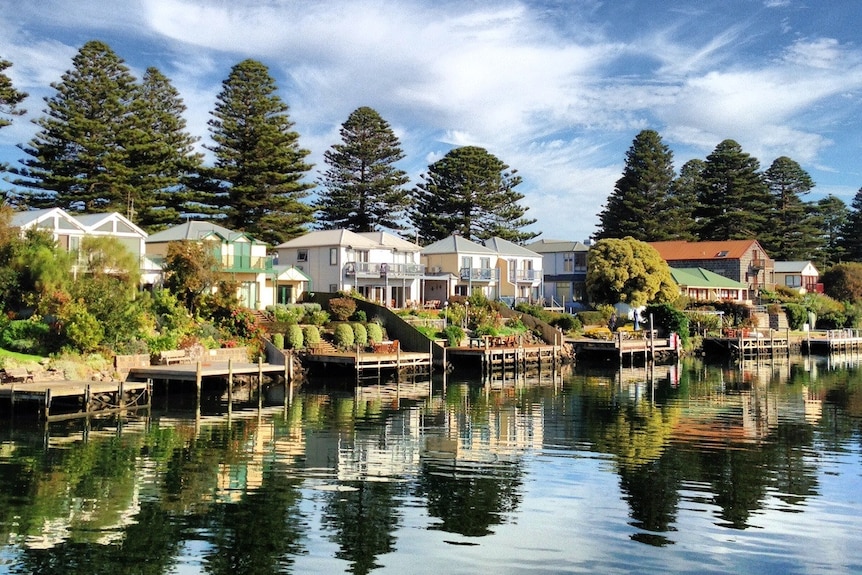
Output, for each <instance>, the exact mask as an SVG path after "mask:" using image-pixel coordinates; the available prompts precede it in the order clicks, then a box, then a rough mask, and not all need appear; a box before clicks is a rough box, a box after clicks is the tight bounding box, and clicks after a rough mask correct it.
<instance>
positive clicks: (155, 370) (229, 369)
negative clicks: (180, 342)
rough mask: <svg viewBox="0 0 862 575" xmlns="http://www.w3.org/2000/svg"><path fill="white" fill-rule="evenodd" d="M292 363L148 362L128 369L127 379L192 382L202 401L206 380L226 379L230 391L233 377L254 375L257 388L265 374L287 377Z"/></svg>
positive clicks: (229, 391) (229, 361) (261, 383)
mask: <svg viewBox="0 0 862 575" xmlns="http://www.w3.org/2000/svg"><path fill="white" fill-rule="evenodd" d="M288 369H289V366H284V365H275V364H271V363H262V362H258V363H249V362H235V361H233V360H228V361H213V362H200V361H198V362H197V363H194V364H190V363H185V364H173V365H147V366H138V367H132V368H130V369H129V375H128V377H127V378H126V380H127V381H146V382H149V383H152V382H154V381H167V382H186V383H189V382H192V383H194V385H195V392H196V393H197V397H198V400H200V396H201V389H202V387H203V383H204V381H205V380H207V379H219V380H226V381H227V382H228V394H230V393H231V390H232V388H233V385H232V383H233V378H234V377H236V376H251V377H254V378H256V380H257V383H258V388H260V387H261V386H262V385H263V378H264V376H269V377H277V376H282V375H284V376H285V377H286V376H287V370H288Z"/></svg>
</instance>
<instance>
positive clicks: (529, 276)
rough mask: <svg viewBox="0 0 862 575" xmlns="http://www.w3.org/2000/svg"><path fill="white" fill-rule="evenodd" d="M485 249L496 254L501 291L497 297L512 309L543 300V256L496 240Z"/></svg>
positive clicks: (495, 238)
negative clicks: (515, 305)
mask: <svg viewBox="0 0 862 575" xmlns="http://www.w3.org/2000/svg"><path fill="white" fill-rule="evenodd" d="M484 244H485V247H486V248H489V249H492V250H494V252H496V254H497V268H498V269H499V270H500V274H499V282H500V285H499V288H498V290H497V297H498V298H499V299H501V300H502V301H505V302H506V303H508V304H509V305H514V304H515V303H516V302H524V301H526V302H529V303H533V302H536V301H538V300H539V299H541V298H542V296H543V294H542V291H543V288H542V284H543V279H544V277H543V274H542V255H541V254H538V253H536V252H534V251H532V250H529V249H527V248H525V247H523V246H519V245H518V244H516V243H514V242H510V241H509V240H504V239H503V238H498V237H493V238H490V239H487V240H485V241H484Z"/></svg>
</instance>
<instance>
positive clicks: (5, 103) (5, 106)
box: [0, 60, 27, 128]
mask: <svg viewBox="0 0 862 575" xmlns="http://www.w3.org/2000/svg"><path fill="white" fill-rule="evenodd" d="M10 66H12V62H9V61H8V60H0V128H5V127H6V126H8V125H9V124H11V123H12V119H11V117H12V116H20V115H22V114H23V113H24V112H25V110H23V109H21V108H19V107H18V104H20V103H21V102H23V101H24V100H25V99H26V98H27V93H26V92H21V91H19V90H16V89H15V86H13V85H12V80H11V79H10V78H9V76H7V75H6V73H5V72H4V70H6V69H8V68H9V67H10Z"/></svg>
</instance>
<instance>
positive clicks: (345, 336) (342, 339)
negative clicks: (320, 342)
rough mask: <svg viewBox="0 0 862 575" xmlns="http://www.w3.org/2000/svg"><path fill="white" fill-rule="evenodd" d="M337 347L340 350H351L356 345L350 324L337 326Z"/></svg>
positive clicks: (335, 337)
mask: <svg viewBox="0 0 862 575" xmlns="http://www.w3.org/2000/svg"><path fill="white" fill-rule="evenodd" d="M334 339H335V346H336V347H338V348H339V349H350V348H351V347H353V344H354V343H355V340H356V338H355V336H354V335H353V328H352V327H351V326H350V324H349V323H340V324H338V325H337V326H335V336H334Z"/></svg>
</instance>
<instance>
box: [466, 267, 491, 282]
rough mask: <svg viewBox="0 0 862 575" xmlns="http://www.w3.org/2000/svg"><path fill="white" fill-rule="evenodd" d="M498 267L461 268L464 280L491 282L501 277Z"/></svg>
mask: <svg viewBox="0 0 862 575" xmlns="http://www.w3.org/2000/svg"><path fill="white" fill-rule="evenodd" d="M499 272H500V270H498V269H497V268H461V270H460V276H461V279H462V280H463V281H474V282H476V281H479V282H491V281H497V280H498V279H499Z"/></svg>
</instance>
